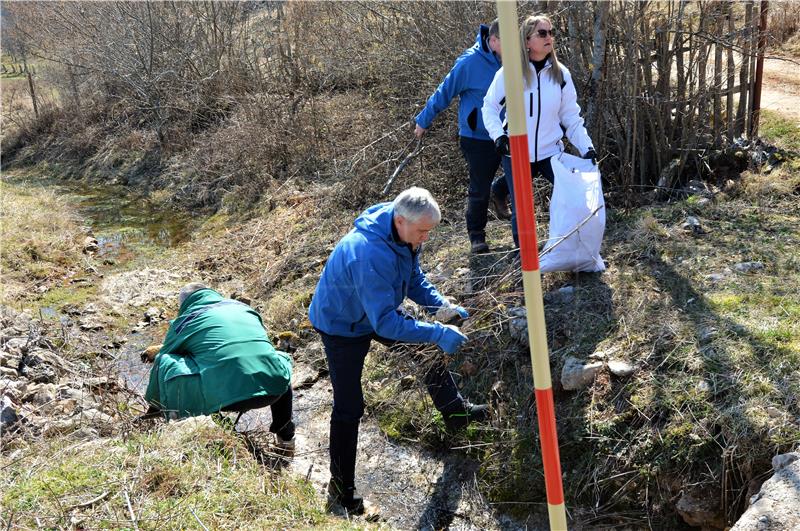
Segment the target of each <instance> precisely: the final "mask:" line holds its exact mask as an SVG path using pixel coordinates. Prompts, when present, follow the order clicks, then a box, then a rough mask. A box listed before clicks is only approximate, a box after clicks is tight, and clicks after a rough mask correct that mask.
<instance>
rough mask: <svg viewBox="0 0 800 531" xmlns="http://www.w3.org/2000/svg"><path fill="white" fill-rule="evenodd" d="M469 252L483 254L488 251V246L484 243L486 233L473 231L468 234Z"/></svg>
mask: <svg viewBox="0 0 800 531" xmlns="http://www.w3.org/2000/svg"><path fill="white" fill-rule="evenodd" d="M469 242H470V252H472V254H483V253H488V252H489V246H488V245H487V244H486V235H485V234H481V233H477V232H476V233H474V234H470V235H469Z"/></svg>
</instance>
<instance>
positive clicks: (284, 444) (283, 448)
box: [275, 435, 294, 459]
mask: <svg viewBox="0 0 800 531" xmlns="http://www.w3.org/2000/svg"><path fill="white" fill-rule="evenodd" d="M275 453H276V454H278V455H279V456H280V457H284V458H286V459H291V458H293V457H294V437H292V438H291V439H287V440H284V439H283V438H281V436H280V435H275Z"/></svg>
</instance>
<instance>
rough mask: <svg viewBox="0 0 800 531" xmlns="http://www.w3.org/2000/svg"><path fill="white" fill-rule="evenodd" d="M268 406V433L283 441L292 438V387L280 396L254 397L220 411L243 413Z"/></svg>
mask: <svg viewBox="0 0 800 531" xmlns="http://www.w3.org/2000/svg"><path fill="white" fill-rule="evenodd" d="M267 406H269V408H270V410H271V412H272V424H270V425H269V431H270V432H272V433H275V434H277V435H278V436H280V438H281V439H283V440H284V441H288V440H289V439H291V438H292V437H294V422H293V421H292V386H291V385H290V386H289V389H287V390H286V392H285V393H283V394H282V395H266V396H256V397H253V398H248V399H247V400H242V401H240V402H236V403H233V404H229V405H227V406H225V407H223V408H222V411H235V412H244V411H250V410H251V409H259V408H262V407H267Z"/></svg>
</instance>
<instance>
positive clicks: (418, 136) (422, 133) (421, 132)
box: [414, 124, 428, 138]
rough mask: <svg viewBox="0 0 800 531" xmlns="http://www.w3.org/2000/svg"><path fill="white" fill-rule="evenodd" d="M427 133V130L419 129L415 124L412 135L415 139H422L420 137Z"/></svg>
mask: <svg viewBox="0 0 800 531" xmlns="http://www.w3.org/2000/svg"><path fill="white" fill-rule="evenodd" d="M427 132H428V130H427V129H425V128H424V127H420V125H419V124H417V126H416V127H415V128H414V134H415V135H416V137H417V138H422V135H424V134H425V133H427Z"/></svg>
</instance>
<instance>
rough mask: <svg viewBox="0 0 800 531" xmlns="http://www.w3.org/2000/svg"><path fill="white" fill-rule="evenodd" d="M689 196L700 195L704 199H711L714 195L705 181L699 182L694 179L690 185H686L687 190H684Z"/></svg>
mask: <svg viewBox="0 0 800 531" xmlns="http://www.w3.org/2000/svg"><path fill="white" fill-rule="evenodd" d="M684 190H685V191H686V193H687V194H689V195H699V196H703V197H706V198H708V197H711V196H712V195H713V193H712V192H711V190H709V188H708V185H707V184H706V183H704V182H703V181H698V180H696V179H692V180H691V181H689V182H688V183H686V188H684Z"/></svg>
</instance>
